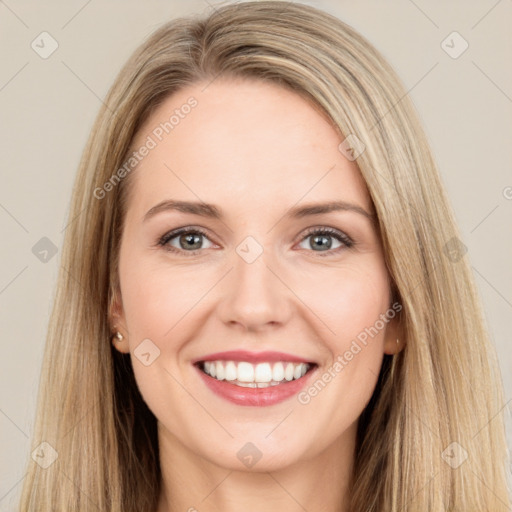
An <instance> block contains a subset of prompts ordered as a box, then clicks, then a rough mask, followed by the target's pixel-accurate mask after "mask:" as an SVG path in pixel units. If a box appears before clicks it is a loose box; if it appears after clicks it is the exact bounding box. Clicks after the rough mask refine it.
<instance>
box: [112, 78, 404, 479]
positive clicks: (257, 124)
mask: <svg viewBox="0 0 512 512" xmlns="http://www.w3.org/2000/svg"><path fill="white" fill-rule="evenodd" d="M206 85H207V84H206V83H202V84H198V85H195V86H189V87H188V88H186V89H184V90H182V91H180V92H179V93H176V94H175V95H173V96H171V97H169V98H168V99H167V100H166V101H165V102H164V103H162V104H161V105H160V106H159V107H158V109H156V110H155V111H154V112H153V113H152V115H151V117H150V118H149V119H148V120H147V122H146V123H145V125H144V127H143V128H142V129H141V130H140V131H139V132H138V134H137V136H136V139H135V141H134V144H133V147H134V148H135V149H136V150H137V151H138V160H140V162H139V163H138V166H137V168H136V169H135V170H133V171H132V173H133V175H132V176H130V179H133V182H132V183H131V185H132V186H133V189H132V194H131V196H130V201H129V204H128V210H127V215H126V220H125V226H124V231H123V235H122V243H121V249H120V266H119V274H120V275H119V277H120V288H121V289H120V297H121V299H120V301H119V302H118V305H117V309H116V310H115V313H114V323H115V325H116V326H117V329H118V330H120V331H121V332H122V333H123V334H124V336H125V340H124V341H122V342H120V343H119V342H118V343H116V347H117V348H118V350H120V351H122V352H125V353H126V352H130V354H131V358H132V364H133V369H134V372H135V377H136V380H137V383H138V386H139V388H140V391H141V393H142V396H143V398H144V400H145V401H146V403H147V405H148V406H149V408H150V409H151V411H152V412H153V413H154V415H155V416H156V418H157V420H158V422H159V435H160V441H161V446H168V447H175V448H176V447H179V448H180V449H182V450H185V451H186V452H188V453H191V454H194V455H195V456H197V457H199V458H200V459H203V460H208V461H209V462H211V463H214V464H216V465H219V466H222V467H225V468H232V469H235V468H236V469H244V467H245V468H250V467H252V466H253V465H254V466H255V467H256V468H257V469H258V470H271V469H278V468H283V467H286V466H289V465H290V464H292V463H295V462H298V461H301V460H308V459H311V458H312V457H315V456H318V455H319V454H320V453H321V452H323V451H325V450H326V449H327V448H333V447H340V446H342V445H343V444H344V443H345V442H347V443H351V442H352V443H353V441H354V435H355V428H356V424H357V419H358V417H359V415H360V414H361V412H362V410H363V408H364V407H365V405H366V404H367V403H368V401H369V399H370V397H371V395H372V392H373V390H374V387H375V385H376V381H377V376H378V374H379V369H380V366H381V363H382V358H383V354H384V353H389V354H392V353H394V352H395V351H396V350H397V344H396V338H397V328H396V325H395V324H396V318H395V320H391V318H393V317H394V316H395V313H396V308H395V309H393V308H391V302H390V286H389V280H388V273H387V270H386V266H385V263H384V259H383V252H382V248H381V244H380V240H379V237H378V234H377V231H376V228H375V226H374V225H373V224H372V221H371V219H370V218H369V216H368V215H366V214H365V213H364V212H367V213H368V214H370V213H371V211H372V210H371V208H372V206H371V201H370V197H369V195H368V192H367V190H366V188H365V184H364V181H363V179H362V177H361V175H360V173H359V171H358V168H357V166H356V163H355V162H354V161H351V160H350V159H348V158H347V157H346V156H345V154H344V153H343V152H342V151H340V149H339V148H338V146H339V145H340V143H341V142H342V140H343V139H342V138H340V137H339V136H338V135H337V133H336V132H335V130H334V129H333V128H332V127H331V126H330V124H329V123H328V121H327V120H326V118H325V117H324V116H323V115H321V114H320V113H319V112H318V110H316V109H314V108H313V107H312V106H311V105H310V104H309V103H307V102H306V101H305V100H304V99H302V98H301V97H299V96H297V95H296V94H294V93H292V92H290V91H288V90H285V89H282V88H280V87H278V86H276V85H271V84H268V83H263V82H258V81H231V80H227V79H224V80H222V79H217V80H215V81H214V82H213V83H211V84H210V85H209V86H208V87H206ZM205 87H206V88H205ZM203 89H204V90H203ZM190 97H193V98H194V99H195V101H194V100H190ZM187 101H188V103H187ZM186 105H189V107H186ZM173 115H174V118H172V119H171V120H170V118H171V116H173ZM165 123H167V124H165ZM143 146H146V148H148V149H147V151H145V150H142V151H140V148H141V147H143ZM125 179H126V178H125ZM171 202H176V203H179V204H181V206H180V207H178V206H177V207H175V208H172V207H171V206H172V203H171ZM334 202H339V203H346V206H347V205H348V206H347V207H346V208H342V209H332V210H331V211H327V209H324V208H323V207H322V208H320V205H326V204H328V203H334ZM184 203H187V205H185V204H184ZM207 205H208V206H207ZM313 205H314V208H313ZM178 229H179V230H183V233H178V232H176V230H178ZM326 230H327V232H325V231H326ZM173 232H176V233H173ZM205 362H206V364H205ZM205 371H207V372H209V374H208V375H207V374H206V373H205ZM304 372H306V373H305V374H304ZM290 379H291V380H290ZM348 446H350V444H349V445H348Z"/></svg>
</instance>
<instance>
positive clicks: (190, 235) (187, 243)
mask: <svg viewBox="0 0 512 512" xmlns="http://www.w3.org/2000/svg"><path fill="white" fill-rule="evenodd" d="M175 239H176V240H175ZM203 240H209V239H208V238H207V236H206V233H205V232H204V231H203V230H202V229H199V228H190V227H187V228H180V229H175V230H174V231H171V232H169V233H166V234H165V235H164V236H163V237H162V238H161V239H160V240H159V241H158V245H161V246H163V247H164V248H165V249H166V250H168V251H171V252H188V253H190V254H192V255H195V254H197V253H198V252H199V251H200V250H201V249H208V248H210V247H201V245H202V242H203ZM169 242H173V243H169ZM210 243H211V242H210ZM212 245H213V244H212Z"/></svg>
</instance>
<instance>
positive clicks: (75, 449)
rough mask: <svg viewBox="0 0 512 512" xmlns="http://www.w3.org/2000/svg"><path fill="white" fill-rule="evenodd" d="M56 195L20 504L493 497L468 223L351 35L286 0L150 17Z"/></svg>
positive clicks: (501, 463) (355, 504) (154, 507)
mask: <svg viewBox="0 0 512 512" xmlns="http://www.w3.org/2000/svg"><path fill="white" fill-rule="evenodd" d="M72 204H73V208H72V211H71V212H70V220H71V223H70V225H69V227H68V228H67V232H66V240H65V249H64V251H63V258H62V267H61V272H60V276H59V284H58V293H57V296H56V299H55V305H54V310H53V315H52V318H51V322H50V329H49V334H48V340H47V348H46V353H45V362H44V369H43V377H42V382H41V392H40V399H39V405H38V412H37V423H36V431H35V440H34V446H35V447H39V448H38V449H39V450H40V452H38V453H39V455H40V457H41V458H42V459H43V460H44V461H45V463H41V462H40V461H39V462H37V461H36V459H37V457H34V461H31V462H30V466H29V474H28V476H27V478H26V479H25V484H24V490H23V496H22V502H21V510H22V511H32V510H56V511H57V510H58V511H69V510H74V511H89V510H105V511H106V510H109V511H119V512H120V511H128V510H134V511H135V510H137V511H142V510H144V511H146V510H147V511H156V512H165V511H173V512H174V511H177V510H200V511H206V510H223V511H227V512H229V511H231V510H234V509H235V508H236V509H237V510H240V509H243V510H256V509H262V508H264V509H265V510H268V511H272V510H277V509H278V508H279V510H282V509H283V508H284V509H286V510H289V511H294V510H326V511H327V510H328V511H343V512H347V511H351V512H356V511H361V512H362V511H365V512H367V511H376V512H377V511H378V512H382V511H390V512H398V511H402V510H418V511H427V510H428V511H445V510H450V511H455V510H460V511H473V510H475V511H476V510H479V511H483V510H486V511H493V512H499V511H505V510H509V507H510V497H509V495H508V490H507V487H506V467H507V466H506V464H507V460H506V445H505V440H504V432H503V422H502V416H501V412H498V411H501V409H502V407H503V405H504V401H503V396H502V391H501V388H500V380H499V372H498V366H497V363H496V360H495V356H494V352H493V348H492V346H491V344H490V342H489V338H488V335H487V333H486V332H485V329H484V326H483V324H482V320H481V310H480V305H479V301H478V298H477V295H476V292H475V285H474V282H473V279H472V275H471V273H470V269H469V265H468V262H467V261H466V258H465V257H464V254H463V251H461V250H460V242H459V241H458V240H459V236H460V235H459V234H458V231H457V228H456V225H455V222H454V218H453V215H452V212H451V210H450V207H449V204H448V201H447V198H446V195H445V193H444V190H443V188H442V185H441V183H440V179H439V175H438V171H437V169H436V166H435V163H434V161H433V159H432V156H431V153H430V150H429V148H428V145H427V142H426V139H425V136H424V134H423V132H422V129H421V127H420V125H419V123H418V121H417V117H416V114H415V112H414V109H413V107H412V105H411V103H410V101H409V99H408V98H407V96H406V95H405V91H404V89H403V87H402V85H401V84H400V83H399V80H398V79H397V77H396V75H395V73H394V72H393V70H392V69H391V68H390V66H389V65H388V64H387V63H386V62H385V61H384V60H383V58H382V57H381V56H380V55H379V54H378V52H377V51H376V50H375V49H374V48H373V47H372V46H371V45H370V44H369V43H368V42H367V41H366V40H365V39H364V38H363V37H361V36H360V35H359V34H357V33H356V32H355V31H354V30H353V29H351V28H350V27H349V26H347V25H345V24H344V23H342V22H341V21H339V20H337V19H336V18H334V17H332V16H330V15H328V14H325V13H323V12H321V11H319V10H317V9H314V8H312V7H308V6H305V5H300V4H296V3H288V2H278V1H275V2H245V3H240V4H236V5H231V6H226V7H222V8H221V9H218V10H217V11H216V12H214V13H213V14H212V15H211V16H209V17H207V18H205V19H202V18H186V19H179V20H174V21H172V22H170V23H167V24H166V25H164V26H163V27H161V28H160V29H159V30H157V31H156V32H155V33H154V34H153V35H152V36H151V37H150V38H149V39H148V40H147V41H146V42H145V43H144V44H143V45H142V46H141V47H140V48H139V49H138V50H137V51H136V52H135V54H134V55H133V56H132V57H131V58H130V60H129V61H128V63H127V64H126V65H125V67H124V68H123V70H122V71H121V73H120V75H119V76H118V78H117V80H116V81H115V83H114V85H113V87H112V89H111V91H110V93H109V95H108V97H107V98H106V100H105V106H104V108H103V109H102V111H101V112H100V114H99V116H98V119H97V121H96V124H95V126H94V128H93V131H92V134H91V137H90V140H89V142H88V144H87V147H86V149H85V151H84V156H83V159H82V162H81V165H80V170H79V174H78V177H77V181H76V185H75V188H74V192H73V203H72ZM333 244H334V245H333ZM41 443H45V444H42V445H41ZM48 453H50V454H51V456H50V455H48ZM36 455H37V454H36Z"/></svg>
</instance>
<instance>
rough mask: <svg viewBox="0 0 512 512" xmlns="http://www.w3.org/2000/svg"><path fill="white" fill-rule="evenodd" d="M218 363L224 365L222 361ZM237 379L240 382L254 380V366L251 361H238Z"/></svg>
mask: <svg viewBox="0 0 512 512" xmlns="http://www.w3.org/2000/svg"><path fill="white" fill-rule="evenodd" d="M217 364H220V365H222V362H221V361H217ZM237 380H239V381H240V382H254V366H253V365H252V364H251V363H238V367H237Z"/></svg>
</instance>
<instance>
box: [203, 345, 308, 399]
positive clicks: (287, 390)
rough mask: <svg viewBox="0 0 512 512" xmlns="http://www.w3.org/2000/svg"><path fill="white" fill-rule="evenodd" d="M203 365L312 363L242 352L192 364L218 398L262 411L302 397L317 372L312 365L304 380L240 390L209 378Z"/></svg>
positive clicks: (269, 353)
mask: <svg viewBox="0 0 512 512" xmlns="http://www.w3.org/2000/svg"><path fill="white" fill-rule="evenodd" d="M203 361H247V362H249V363H254V364H256V363H260V362H277V361H283V362H285V361H288V362H292V363H308V362H310V361H308V360H307V359H303V358H301V357H297V356H293V355H291V354H286V353H283V352H273V351H267V352H257V353H255V352H247V351H243V350H232V351H227V352H217V353H213V354H208V355H207V356H204V357H201V358H199V359H196V360H195V361H193V362H194V366H195V367H196V369H197V371H198V372H199V375H200V377H201V378H202V379H203V382H204V383H205V384H206V386H207V387H208V388H209V389H210V390H211V391H213V392H214V393H215V394H216V395H218V396H220V397H222V398H224V399H225V400H228V401H230V402H232V403H234V404H237V405H245V406H259V407H261V406H269V405H274V404H277V403H279V402H282V401H284V400H286V399H287V398H290V397H292V396H294V395H296V394H297V393H299V391H300V390H301V389H302V388H303V387H305V385H306V384H307V382H308V381H309V380H310V377H311V374H312V373H313V372H314V370H315V368H316V365H315V364H314V363H313V368H312V369H310V371H308V372H307V373H306V374H305V375H304V376H303V377H301V378H299V379H296V380H292V381H283V382H282V383H281V384H278V385H276V386H269V387H266V388H249V387H241V386H237V385H235V384H232V383H230V382H229V381H226V380H217V379H215V378H213V377H211V376H210V375H207V374H206V373H205V372H203V371H202V369H201V368H200V365H199V364H198V363H200V362H203Z"/></svg>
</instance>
